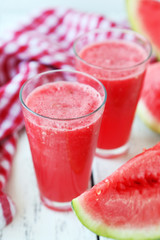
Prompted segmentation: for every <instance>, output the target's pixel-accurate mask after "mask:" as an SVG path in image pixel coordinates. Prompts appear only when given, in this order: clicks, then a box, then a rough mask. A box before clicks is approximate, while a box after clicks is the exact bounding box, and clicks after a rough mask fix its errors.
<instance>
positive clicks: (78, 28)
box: [0, 8, 119, 228]
mask: <svg viewBox="0 0 160 240" xmlns="http://www.w3.org/2000/svg"><path fill="white" fill-rule="evenodd" d="M28 19H29V20H28V22H26V23H24V24H21V26H20V27H18V28H17V29H16V30H15V31H14V32H12V33H10V35H8V37H7V39H6V40H5V39H3V40H1V41H0V191H1V190H3V188H4V186H5V184H6V182H7V180H8V177H9V173H10V169H11V165H12V159H13V156H14V152H15V150H16V137H15V134H16V133H17V131H18V130H19V129H20V128H21V127H22V126H23V117H22V113H21V107H20V102H19V91H20V88H21V86H22V84H23V83H24V82H25V81H26V80H27V79H28V78H30V77H32V76H34V75H35V74H37V73H39V72H42V71H46V70H49V69H57V68H73V66H74V65H73V64H74V56H73V51H72V45H73V41H74V40H75V39H76V38H77V37H78V35H80V34H82V33H85V32H86V31H89V30H91V29H95V28H107V27H110V26H118V25H119V24H116V23H115V22H111V21H109V20H108V19H106V18H105V17H103V16H99V15H96V14H91V13H90V14H88V13H81V12H77V11H74V10H72V9H63V8H54V9H48V10H45V11H43V12H40V13H38V14H37V15H35V16H33V17H31V18H28ZM1 195H2V196H3V197H2V198H1ZM2 199H3V202H2ZM4 202H6V204H4ZM7 203H8V205H7ZM9 204H10V205H9ZM2 205H3V207H4V208H1V206H2ZM11 205H12V208H14V207H13V204H11V201H10V200H8V198H7V196H6V195H4V194H3V193H2V194H0V228H1V227H2V226H5V225H6V224H8V223H9V222H10V221H11V219H12V215H13V214H11V211H10V214H9V213H8V214H7V215H5V214H1V213H4V212H5V213H6V212H7V211H8V207H7V206H11ZM5 208H6V210H5ZM1 210H2V211H1ZM1 215H4V218H2V219H3V224H1ZM8 216H10V218H9V217H8ZM8 219H10V220H8Z"/></svg>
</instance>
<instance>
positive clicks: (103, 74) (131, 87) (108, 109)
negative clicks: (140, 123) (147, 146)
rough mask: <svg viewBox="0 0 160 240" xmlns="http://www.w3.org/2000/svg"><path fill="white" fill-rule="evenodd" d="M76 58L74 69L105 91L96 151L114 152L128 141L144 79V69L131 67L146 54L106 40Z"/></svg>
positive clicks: (125, 42)
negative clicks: (100, 83)
mask: <svg viewBox="0 0 160 240" xmlns="http://www.w3.org/2000/svg"><path fill="white" fill-rule="evenodd" d="M78 54H79V57H80V59H82V61H80V59H79V58H77V62H76V64H77V69H78V70H79V71H82V72H86V73H88V74H90V75H92V76H94V77H96V78H97V79H99V80H100V81H101V82H102V83H103V85H104V86H105V88H106V91H107V102H106V106H105V111H104V114H103V119H102V124H101V129H100V135H99V140H98V148H99V149H107V150H110V149H117V148H119V147H121V146H123V145H125V144H126V143H127V142H128V139H129V135H130V130H131V125H132V122H133V118H134V114H135V110H136V106H137V102H138V99H139V96H140V91H141V88H142V84H143V79H144V67H143V68H142V69H141V68H140V67H135V65H136V64H139V63H141V62H143V61H144V60H145V59H146V52H145V51H144V50H143V48H142V47H140V46H138V44H136V43H130V42H127V41H125V40H120V41H118V40H115V41H113V40H107V41H104V42H100V43H95V44H90V45H87V46H86V47H84V48H83V49H82V50H81V51H80V52H79V53H78ZM132 66H134V67H132Z"/></svg>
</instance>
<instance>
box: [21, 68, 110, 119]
mask: <svg viewBox="0 0 160 240" xmlns="http://www.w3.org/2000/svg"><path fill="white" fill-rule="evenodd" d="M57 72H69V73H74V74H81V75H83V76H86V77H87V78H91V79H93V80H94V81H96V82H97V83H99V84H100V85H101V86H102V89H103V91H104V99H103V101H102V103H101V104H100V106H99V107H97V108H96V109H95V110H94V111H92V112H90V113H88V114H85V115H82V116H79V117H72V118H53V117H48V116H45V115H42V114H39V113H36V112H34V111H33V110H32V109H30V108H29V107H28V106H27V105H26V104H25V102H24V101H23V97H22V94H23V90H24V87H25V86H26V85H27V83H29V82H31V81H32V80H33V79H35V78H38V77H41V76H43V75H46V74H47V75H48V74H51V73H57ZM19 99H20V102H21V104H22V106H23V107H24V108H25V109H26V110H27V111H29V112H30V113H32V114H33V115H35V116H37V117H41V118H45V119H48V120H54V121H72V120H78V119H83V118H86V117H89V116H91V115H93V114H94V113H96V112H98V111H99V110H100V109H101V108H102V107H103V106H104V104H105V103H106V99H107V92H106V89H105V87H104V85H103V84H102V83H101V82H100V81H99V80H98V79H96V78H95V77H93V76H91V75H89V74H87V73H83V72H80V71H76V70H68V69H66V70H65V69H58V70H49V71H45V72H42V73H39V74H36V75H35V76H33V77H31V78H29V79H28V80H27V81H26V82H25V83H23V85H22V87H21V89H20V92H19Z"/></svg>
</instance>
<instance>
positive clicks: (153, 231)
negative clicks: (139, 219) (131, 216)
mask: <svg viewBox="0 0 160 240" xmlns="http://www.w3.org/2000/svg"><path fill="white" fill-rule="evenodd" d="M71 204H72V209H73V210H74V212H75V214H76V216H77V217H78V219H79V220H80V222H81V223H82V224H83V225H84V226H85V227H86V228H88V229H89V230H90V231H92V232H94V233H95V234H97V235H99V236H103V237H108V238H114V239H118V240H144V239H145V240H153V239H160V225H157V226H152V227H150V226H147V227H146V228H139V229H137V228H135V229H133V228H124V227H122V228H118V227H110V226H108V225H106V224H105V223H102V221H100V220H96V219H95V218H96V217H95V216H93V217H92V216H91V215H90V214H88V213H87V208H86V210H85V209H84V208H83V207H82V205H81V203H80V202H79V200H78V198H75V199H73V200H72V202H71Z"/></svg>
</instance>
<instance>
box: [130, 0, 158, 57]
mask: <svg viewBox="0 0 160 240" xmlns="http://www.w3.org/2000/svg"><path fill="white" fill-rule="evenodd" d="M127 12H128V17H129V21H130V23H131V26H132V28H133V29H134V30H135V31H137V32H140V33H141V34H143V35H144V36H146V37H147V38H148V40H150V42H151V43H152V46H153V50H154V51H155V53H156V55H157V57H158V58H159V59H160V1H158V0H157V1H156V0H127Z"/></svg>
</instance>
